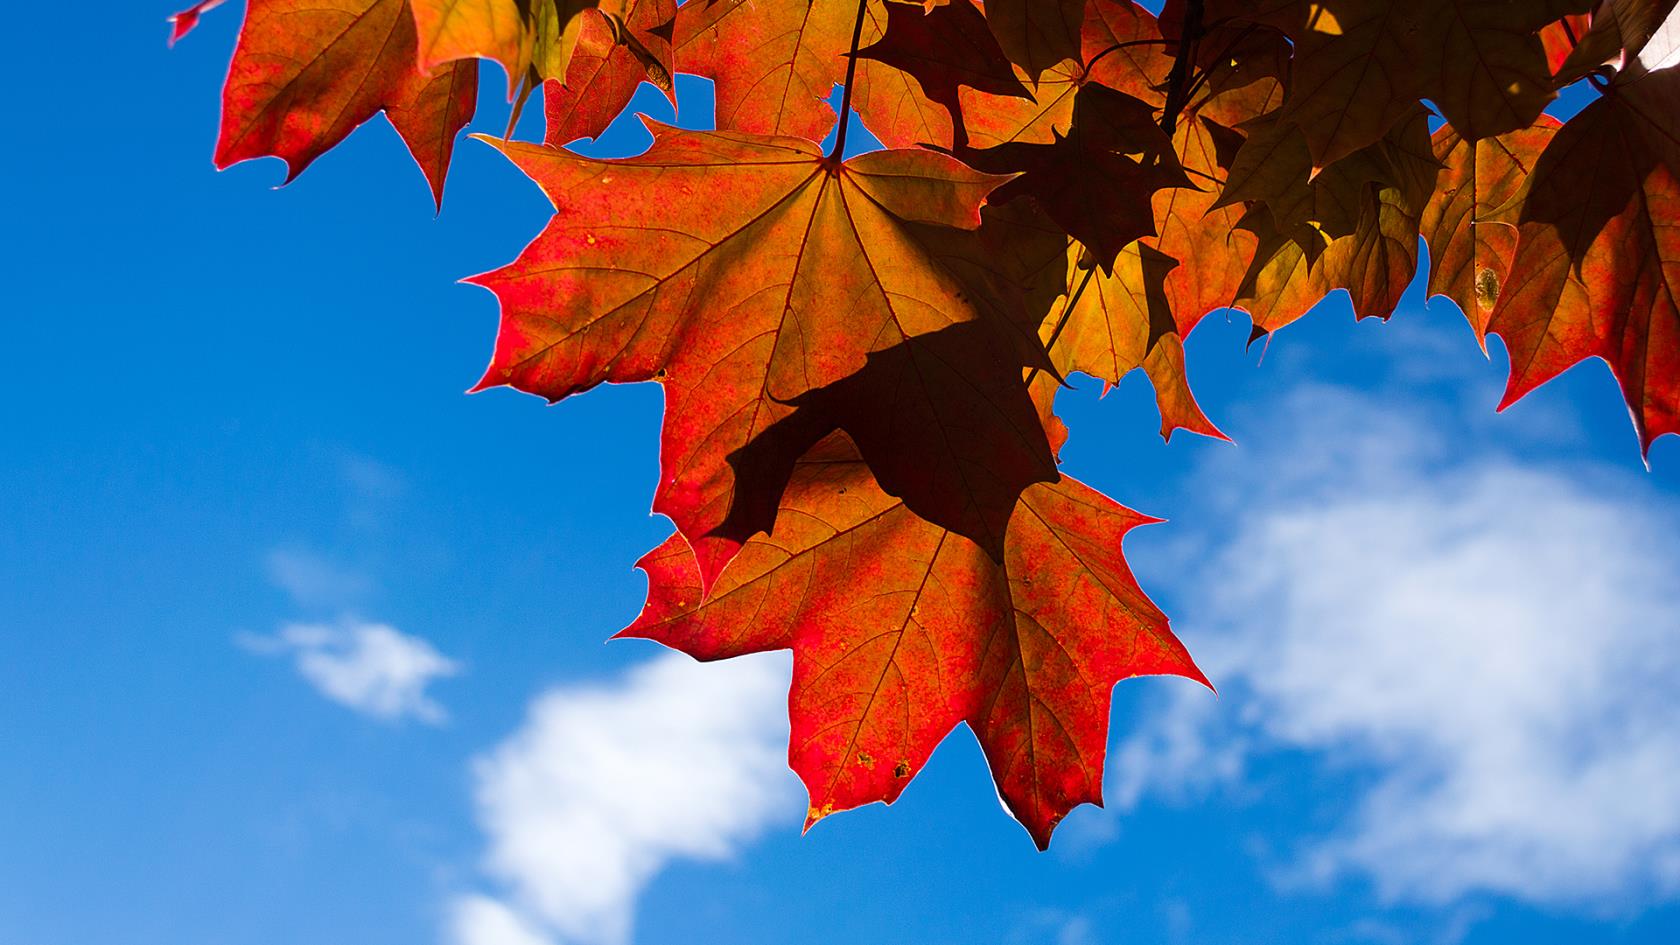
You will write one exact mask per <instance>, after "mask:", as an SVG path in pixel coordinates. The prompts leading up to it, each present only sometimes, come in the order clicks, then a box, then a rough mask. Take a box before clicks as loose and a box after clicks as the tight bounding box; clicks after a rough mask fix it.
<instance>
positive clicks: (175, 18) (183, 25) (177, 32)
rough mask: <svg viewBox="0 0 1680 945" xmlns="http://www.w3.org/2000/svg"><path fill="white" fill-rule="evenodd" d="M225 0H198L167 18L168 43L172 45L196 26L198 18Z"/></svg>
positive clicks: (225, 0)
mask: <svg viewBox="0 0 1680 945" xmlns="http://www.w3.org/2000/svg"><path fill="white" fill-rule="evenodd" d="M226 2H227V0H199V2H198V3H195V4H193V5H192V6H190V7H188V8H186V9H185V10H182V11H181V12H179V13H176V14H174V15H172V16H171V17H170V18H169V45H170V46H174V45H175V44H176V43H178V42H180V41H181V40H182V39H183V38H185V37H186V35H187V34H188V33H191V32H192V31H193V30H194V29H196V28H197V27H198V18H199V17H201V16H203V15H204V14H206V13H209V12H210V11H211V10H214V9H216V8H217V7H219V6H221V5H222V4H223V3H226Z"/></svg>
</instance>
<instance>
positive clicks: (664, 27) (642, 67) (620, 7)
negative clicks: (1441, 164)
mask: <svg viewBox="0 0 1680 945" xmlns="http://www.w3.org/2000/svg"><path fill="white" fill-rule="evenodd" d="M676 15H677V5H676V0H625V2H608V3H603V4H602V5H601V7H600V8H599V9H596V10H585V11H584V12H583V13H582V14H581V15H580V16H579V22H580V26H579V31H578V41H577V46H576V47H575V48H574V49H573V51H572V58H571V62H570V63H569V64H568V65H567V67H566V77H565V81H564V82H559V81H556V80H554V79H550V80H548V81H547V82H545V83H544V84H543V115H544V117H545V119H546V122H545V131H544V134H543V140H544V141H546V142H548V143H549V144H553V145H565V144H569V143H570V142H573V141H576V140H578V139H579V138H594V137H597V136H599V135H600V134H601V132H603V131H605V130H607V126H608V125H610V124H612V122H613V119H615V118H617V117H618V116H619V114H620V113H621V112H623V111H624V108H625V106H627V105H629V104H630V98H631V96H633V95H635V94H636V87H637V86H638V85H640V84H641V83H642V82H644V81H646V82H652V83H653V84H654V85H655V86H657V87H659V88H660V89H661V90H663V91H664V92H665V93H666V95H667V96H671V97H672V101H673V103H674V102H675V97H674V86H673V84H672V78H671V77H672V75H673V73H674V72H675V69H676V65H675V63H674V61H673V58H672V55H671V39H670V35H669V30H670V28H671V24H672V20H673V19H674V18H675V17H676Z"/></svg>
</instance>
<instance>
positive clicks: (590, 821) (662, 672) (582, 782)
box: [453, 653, 804, 945]
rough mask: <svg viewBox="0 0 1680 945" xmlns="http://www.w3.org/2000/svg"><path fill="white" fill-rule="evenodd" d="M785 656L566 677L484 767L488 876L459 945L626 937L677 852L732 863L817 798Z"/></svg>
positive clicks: (458, 913)
mask: <svg viewBox="0 0 1680 945" xmlns="http://www.w3.org/2000/svg"><path fill="white" fill-rule="evenodd" d="M790 672H791V668H790V661H789V660H788V658H787V654H785V653H778V654H764V655H759V656H752V657H744V658H739V659H733V660H726V661H723V662H719V663H708V664H701V663H696V662H694V661H693V660H691V659H689V658H688V657H686V656H683V655H681V654H676V653H668V654H664V655H661V656H659V657H657V658H655V659H653V660H651V661H649V662H647V663H644V664H642V665H640V666H637V667H635V668H633V669H632V670H630V671H629V673H628V674H626V676H625V678H624V679H623V680H622V681H620V682H618V683H616V684H614V685H581V686H573V687H559V688H555V689H552V690H550V691H548V692H547V693H545V694H543V695H541V696H539V697H538V698H537V699H536V700H535V701H534V702H533V703H532V705H531V709H530V713H529V716H528V718H527V719H526V722H525V725H524V727H523V728H521V729H520V730H519V731H518V732H515V733H514V734H513V735H512V736H511V737H509V738H508V739H507V740H506V741H504V742H503V743H502V744H501V745H499V746H497V747H496V748H495V749H494V750H492V751H491V752H489V753H488V754H486V755H484V756H483V757H480V758H479V759H477V760H476V761H475V763H474V766H473V768H474V775H475V780H476V788H477V789H476V794H477V803H478V818H479V821H480V824H481V826H482V827H483V829H484V831H485V833H486V834H487V835H488V840H489V849H488V851H487V854H486V857H485V863H484V868H485V871H486V872H487V873H488V874H489V875H490V876H491V877H493V878H494V879H496V880H498V881H499V882H500V883H501V884H503V885H504V886H505V887H506V891H507V895H506V896H505V897H504V898H503V899H502V900H500V901H498V900H493V899H488V898H486V897H484V896H479V895H471V896H464V897H461V898H460V899H459V900H458V901H457V903H456V908H455V913H454V928H453V934H454V938H455V941H456V943H457V945H532V943H535V942H539V941H550V940H560V941H566V942H583V943H591V945H616V943H622V942H625V941H628V939H629V934H630V927H631V924H632V915H633V911H634V906H635V900H636V896H637V895H638V893H639V892H640V891H641V890H642V888H643V887H644V886H645V885H646V884H647V883H648V882H649V880H651V879H652V878H653V876H654V875H655V874H656V873H658V872H659V870H660V869H662V868H663V867H664V865H665V864H666V863H667V862H668V861H670V860H673V859H693V860H724V859H728V858H729V857H730V856H732V855H733V854H734V852H735V850H736V849H738V848H739V847H740V846H741V845H743V844H745V843H747V842H749V841H751V840H752V839H753V838H755V837H756V836H758V835H759V834H760V833H761V832H762V831H763V830H764V829H765V828H766V827H767V826H769V825H770V824H772V823H783V822H785V823H790V824H792V823H797V822H798V818H799V815H800V814H801V813H802V812H803V810H804V806H803V804H802V803H801V793H800V790H799V786H798V782H797V781H795V780H794V777H793V774H792V773H791V772H790V771H789V770H788V767H787V708H786V706H787V688H788V678H789V674H790Z"/></svg>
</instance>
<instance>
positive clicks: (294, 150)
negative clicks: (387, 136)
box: [216, 0, 478, 204]
mask: <svg viewBox="0 0 1680 945" xmlns="http://www.w3.org/2000/svg"><path fill="white" fill-rule="evenodd" d="M415 44H416V39H415V32H414V18H413V17H412V16H411V15H410V13H409V7H408V0H251V2H250V4H249V6H248V9H247V12H246V15H245V25H244V27H243V28H242V29H241V30H240V32H239V42H238V45H237V46H235V48H234V51H233V63H232V64H231V65H230V66H229V67H228V77H227V84H226V85H225V86H224V87H223V90H222V127H221V133H220V134H219V136H218V137H217V140H216V166H217V167H219V168H225V167H228V166H229V165H232V164H237V163H239V162H240V161H245V160H249V159H251V158H258V157H268V156H273V157H278V158H280V159H281V160H283V161H285V162H286V180H287V181H288V182H289V181H291V180H292V179H293V178H295V177H297V175H298V174H299V173H301V172H302V171H303V169H304V168H305V167H307V166H308V165H309V163H310V162H311V161H313V160H315V158H317V157H319V156H320V155H321V154H323V153H325V152H326V151H327V150H328V149H330V148H332V147H333V146H335V145H337V144H338V143H339V142H340V141H342V140H344V138H345V137H346V136H347V135H349V134H350V132H351V131H354V130H355V129H356V127H357V126H358V125H360V124H361V123H362V122H364V121H367V120H368V119H369V118H372V117H373V116H374V115H375V114H377V113H378V112H380V111H381V110H383V111H384V112H385V114H386V117H388V118H389V119H390V120H391V124H392V125H394V126H395V127H396V129H397V133H398V134H400V135H401V136H402V138H403V141H404V142H405V143H407V145H408V149H409V152H410V153H411V154H413V155H414V159H415V161H416V162H418V163H419V165H420V169H421V171H423V172H424V173H425V175H426V180H427V181H428V182H429V183H430V184H431V188H432V196H433V199H434V200H436V201H437V202H439V203H440V204H441V202H442V200H443V180H444V176H445V175H446V174H447V172H448V169H449V159H450V155H451V154H452V152H453V150H454V147H455V137H456V135H457V134H458V133H459V132H460V130H461V129H462V128H463V127H465V126H466V124H467V122H468V121H470V120H471V119H472V114H473V109H474V107H475V105H476V101H477V95H478V64H477V63H473V62H462V63H452V64H450V65H448V66H446V67H444V68H441V69H438V70H436V71H434V72H433V73H432V74H430V75H427V74H425V73H423V72H421V71H420V68H419V66H418V64H417V63H416V60H415Z"/></svg>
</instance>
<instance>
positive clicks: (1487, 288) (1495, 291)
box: [1476, 266, 1499, 309]
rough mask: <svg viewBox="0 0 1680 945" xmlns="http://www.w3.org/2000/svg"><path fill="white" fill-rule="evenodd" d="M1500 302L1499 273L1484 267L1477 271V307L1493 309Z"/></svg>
mask: <svg viewBox="0 0 1680 945" xmlns="http://www.w3.org/2000/svg"><path fill="white" fill-rule="evenodd" d="M1497 301H1499V273H1497V272H1494V271H1493V270H1492V269H1489V268H1487V267H1486V266H1483V267H1482V268H1480V269H1478V270H1476V305H1477V307H1479V308H1484V309H1491V308H1493V303H1495V302H1497Z"/></svg>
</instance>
